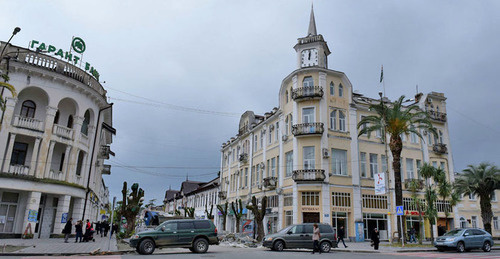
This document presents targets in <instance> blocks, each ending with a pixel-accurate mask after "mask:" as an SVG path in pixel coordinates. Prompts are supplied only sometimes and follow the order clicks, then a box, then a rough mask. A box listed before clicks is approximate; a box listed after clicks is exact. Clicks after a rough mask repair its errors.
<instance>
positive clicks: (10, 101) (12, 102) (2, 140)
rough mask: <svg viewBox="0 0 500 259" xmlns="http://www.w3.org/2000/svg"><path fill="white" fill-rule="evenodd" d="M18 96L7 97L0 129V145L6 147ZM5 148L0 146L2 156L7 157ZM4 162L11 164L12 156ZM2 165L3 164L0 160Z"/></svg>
mask: <svg viewBox="0 0 500 259" xmlns="http://www.w3.org/2000/svg"><path fill="white" fill-rule="evenodd" d="M16 103H17V98H11V97H7V98H5V112H4V114H3V122H2V125H1V126H2V128H1V130H0V147H6V146H7V143H8V138H9V132H10V130H11V122H12V117H13V116H14V107H15V106H16ZM6 151H7V150H5V148H0V158H5V157H4V156H5V152H6ZM3 163H4V164H7V166H8V165H10V157H8V159H4V160H3ZM0 166H2V168H3V165H2V163H1V162H0Z"/></svg>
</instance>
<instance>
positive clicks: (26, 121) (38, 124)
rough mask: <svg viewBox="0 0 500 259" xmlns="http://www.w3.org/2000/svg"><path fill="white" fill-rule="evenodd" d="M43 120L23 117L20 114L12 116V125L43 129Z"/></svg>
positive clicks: (37, 129)
mask: <svg viewBox="0 0 500 259" xmlns="http://www.w3.org/2000/svg"><path fill="white" fill-rule="evenodd" d="M43 124H44V123H43V121H41V120H37V119H34V118H28V117H23V116H20V115H15V116H14V122H13V123H12V125H13V126H14V127H19V128H25V129H30V130H36V131H43V127H44V125H43Z"/></svg>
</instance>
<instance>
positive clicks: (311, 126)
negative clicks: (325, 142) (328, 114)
mask: <svg viewBox="0 0 500 259" xmlns="http://www.w3.org/2000/svg"><path fill="white" fill-rule="evenodd" d="M323 131H324V129H323V123H321V122H314V123H302V124H296V125H293V126H292V134H293V135H294V136H296V137H297V136H303V135H321V134H323Z"/></svg>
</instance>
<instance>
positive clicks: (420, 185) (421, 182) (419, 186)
mask: <svg viewBox="0 0 500 259" xmlns="http://www.w3.org/2000/svg"><path fill="white" fill-rule="evenodd" d="M412 182H415V183H416V184H417V189H418V190H422V189H424V180H422V179H406V180H405V181H404V185H405V189H406V190H409V189H410V185H411V183H412Z"/></svg>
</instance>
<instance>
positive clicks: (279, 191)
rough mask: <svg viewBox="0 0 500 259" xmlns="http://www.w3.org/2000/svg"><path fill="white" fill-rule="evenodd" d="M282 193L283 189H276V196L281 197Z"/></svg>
mask: <svg viewBox="0 0 500 259" xmlns="http://www.w3.org/2000/svg"><path fill="white" fill-rule="evenodd" d="M282 193H283V188H281V187H279V188H276V194H278V195H281V194H282Z"/></svg>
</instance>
